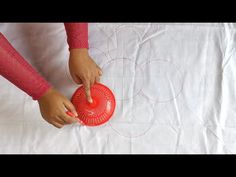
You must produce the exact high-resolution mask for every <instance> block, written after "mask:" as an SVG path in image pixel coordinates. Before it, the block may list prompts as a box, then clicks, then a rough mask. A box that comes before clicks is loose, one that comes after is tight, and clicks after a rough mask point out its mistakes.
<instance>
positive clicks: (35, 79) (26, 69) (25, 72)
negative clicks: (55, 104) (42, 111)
mask: <svg viewBox="0 0 236 177" xmlns="http://www.w3.org/2000/svg"><path fill="white" fill-rule="evenodd" d="M0 74H1V75H2V76H3V77H5V78H6V79H7V80H9V81H10V82H11V83H13V84H14V85H15V86H17V87H18V88H20V89H21V90H23V91H24V92H26V93H27V94H28V95H29V96H31V97H32V98H33V99H34V100H38V99H39V98H40V97H41V96H42V95H43V94H44V93H45V92H46V91H47V90H48V89H49V88H51V85H50V84H49V83H48V82H47V81H46V80H45V79H44V78H43V77H42V76H41V75H40V74H39V73H38V72H37V71H36V70H35V69H34V68H33V67H32V66H31V65H30V64H29V63H28V62H27V61H26V60H25V59H24V58H23V57H22V56H21V55H20V54H19V53H18V52H17V51H16V49H14V47H13V46H12V45H11V44H10V43H9V41H8V40H7V39H6V38H5V37H4V36H3V35H2V34H1V33H0Z"/></svg>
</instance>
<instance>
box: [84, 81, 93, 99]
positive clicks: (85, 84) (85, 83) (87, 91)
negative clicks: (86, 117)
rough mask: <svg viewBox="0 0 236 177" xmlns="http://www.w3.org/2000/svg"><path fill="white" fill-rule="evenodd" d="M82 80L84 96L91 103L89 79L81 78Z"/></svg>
mask: <svg viewBox="0 0 236 177" xmlns="http://www.w3.org/2000/svg"><path fill="white" fill-rule="evenodd" d="M82 81H83V85H84V89H85V95H86V98H87V100H88V102H89V103H92V102H93V100H92V97H91V93H90V81H89V80H82Z"/></svg>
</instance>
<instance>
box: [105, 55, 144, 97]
mask: <svg viewBox="0 0 236 177" xmlns="http://www.w3.org/2000/svg"><path fill="white" fill-rule="evenodd" d="M124 60H126V61H129V62H130V63H133V64H134V66H135V73H136V72H140V73H143V70H142V68H141V67H140V66H139V65H137V63H135V62H134V61H133V60H131V59H129V58H115V59H111V60H110V61H108V62H107V63H105V64H104V65H103V66H102V67H101V68H102V70H103V69H104V68H105V67H107V66H108V65H110V64H111V63H113V62H116V61H124ZM135 75H136V74H135ZM103 77H104V75H102V78H101V80H102V79H103ZM123 78H124V77H122V79H123ZM134 78H135V77H134ZM140 80H141V84H140V86H141V87H140V88H139V89H137V90H138V91H136V92H135V93H134V94H133V96H131V97H127V98H116V100H117V101H122V100H129V99H133V98H134V97H136V96H137V95H138V94H139V92H140V91H141V90H142V87H143V83H144V81H143V77H140V79H139V81H140Z"/></svg>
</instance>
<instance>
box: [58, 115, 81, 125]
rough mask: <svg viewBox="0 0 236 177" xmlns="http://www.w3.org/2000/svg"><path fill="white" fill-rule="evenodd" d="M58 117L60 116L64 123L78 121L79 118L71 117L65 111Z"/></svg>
mask: <svg viewBox="0 0 236 177" xmlns="http://www.w3.org/2000/svg"><path fill="white" fill-rule="evenodd" d="M58 117H60V119H61V120H63V121H64V124H73V123H75V122H78V120H77V118H75V117H71V116H69V115H67V114H66V113H65V112H62V113H61V115H60V116H58Z"/></svg>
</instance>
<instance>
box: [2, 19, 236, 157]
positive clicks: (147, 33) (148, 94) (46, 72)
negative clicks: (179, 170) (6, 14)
mask: <svg viewBox="0 0 236 177" xmlns="http://www.w3.org/2000/svg"><path fill="white" fill-rule="evenodd" d="M0 31H1V32H2V33H3V34H4V35H5V36H6V37H7V38H8V40H9V41H10V42H11V43H12V45H13V46H14V47H15V48H16V49H17V50H18V51H19V52H20V53H21V54H22V55H23V56H24V57H25V58H26V59H27V60H28V61H29V62H30V63H31V64H32V65H33V66H34V67H35V68H37V70H38V71H39V72H40V73H41V74H42V75H43V76H44V77H45V78H46V79H47V80H48V81H49V82H51V83H52V84H53V86H54V87H55V88H57V89H58V90H59V91H60V92H62V93H63V94H64V95H65V96H67V97H68V98H70V97H71V96H72V94H73V92H74V91H75V90H76V88H77V87H78V86H77V85H76V84H74V82H73V81H72V79H71V77H70V75H69V71H68V65H67V61H68V56H69V53H68V46H67V42H66V33H65V30H64V26H63V23H2V24H0ZM89 44H90V50H89V52H90V55H91V56H92V58H93V59H94V60H95V61H96V63H97V64H98V65H99V66H100V67H101V68H102V69H103V76H102V78H101V82H102V83H103V84H105V85H107V86H108V87H109V88H110V89H111V90H112V91H113V92H114V94H115V97H116V102H117V106H116V109H115V113H114V115H113V117H112V118H111V120H110V121H109V122H108V123H107V124H105V125H102V126H98V127H86V126H80V125H78V124H73V125H68V126H65V127H64V128H62V129H57V128H55V127H53V126H52V125H50V124H48V123H47V122H46V121H44V120H43V118H42V117H41V115H40V112H39V108H38V104H37V102H36V101H33V100H32V99H31V97H29V96H28V95H27V94H25V93H23V92H22V91H21V90H19V89H18V88H16V87H15V86H14V85H13V84H11V83H10V82H8V81H7V80H6V79H4V78H3V77H0V101H1V106H0V153H79V154H80V153H85V154H88V153H99V154H100V153H118V154H119V153H125V154H139V153H157V154H159V153H173V154H174V153H204V154H205V153H210V154H216V153H228V154H232V153H233V154H234V153H236V100H235V98H236V85H235V83H236V52H235V48H236V25H235V24H231V23H225V24H223V23H203V24H200V23H184V24H180V23H173V24H171V23H145V24H141V23H125V24H121V23H92V24H89Z"/></svg>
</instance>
